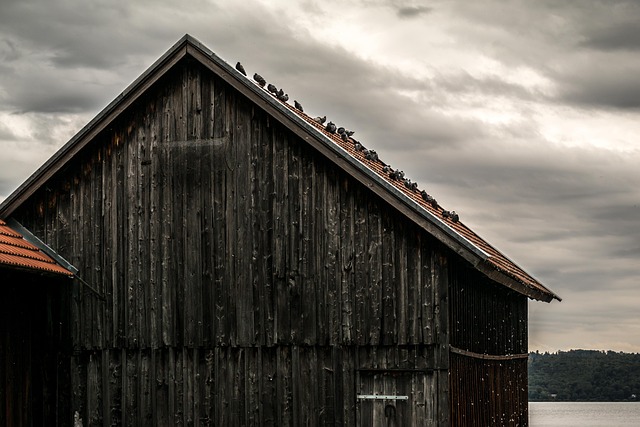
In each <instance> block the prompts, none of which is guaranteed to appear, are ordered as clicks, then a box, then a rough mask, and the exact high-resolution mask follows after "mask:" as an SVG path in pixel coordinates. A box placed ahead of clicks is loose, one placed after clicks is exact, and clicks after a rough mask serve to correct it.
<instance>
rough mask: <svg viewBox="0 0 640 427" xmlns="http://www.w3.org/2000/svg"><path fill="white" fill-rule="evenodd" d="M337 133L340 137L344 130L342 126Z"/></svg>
mask: <svg viewBox="0 0 640 427" xmlns="http://www.w3.org/2000/svg"><path fill="white" fill-rule="evenodd" d="M337 132H338V133H339V134H340V135H342V134H343V133H344V128H343V127H342V126H340V127H339V128H338V130H337Z"/></svg>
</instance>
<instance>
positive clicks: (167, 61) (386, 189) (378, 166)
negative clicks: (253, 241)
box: [0, 35, 560, 302]
mask: <svg viewBox="0 0 640 427" xmlns="http://www.w3.org/2000/svg"><path fill="white" fill-rule="evenodd" d="M185 57H190V58H193V59H195V60H196V61H198V62H199V63H200V64H202V65H203V66H204V67H205V68H207V69H209V70H211V71H212V72H214V73H215V74H216V75H218V76H219V77H220V78H222V79H223V80H224V81H225V82H227V83H228V84H229V85H230V86H232V87H233V88H234V89H236V90H238V91H239V92H240V93H242V94H243V95H244V96H246V97H248V98H249V99H250V100H251V101H253V102H254V103H256V104H257V105H258V106H259V107H261V108H263V109H264V110H265V111H266V112H267V113H269V114H271V115H272V116H273V117H274V118H275V119H276V120H278V121H280V122H281V123H282V124H283V125H284V126H286V127H287V128H289V129H290V130H291V131H292V132H293V133H294V134H296V135H298V136H299V137H301V138H302V139H303V140H304V141H305V142H307V143H308V144H309V145H311V146H312V147H314V148H315V149H317V150H318V151H319V152H320V153H322V154H323V155H325V156H326V157H327V158H329V159H330V160H331V161H333V162H334V163H335V164H336V165H337V166H338V167H340V168H342V169H343V170H344V171H346V172H347V173H348V174H350V175H351V176H353V177H354V178H355V179H356V180H358V181H360V182H361V183H363V184H364V185H365V186H367V187H368V188H369V189H371V190H372V191H373V192H374V193H376V194H377V195H378V196H380V197H381V198H382V199H383V200H385V201H386V202H387V203H389V204H391V205H393V206H394V207H396V208H397V209H398V210H399V211H400V212H402V213H403V214H405V215H406V216H407V217H408V218H410V219H411V220H413V221H414V222H415V223H416V224H417V225H419V226H421V227H422V228H424V229H425V230H426V231H427V232H429V233H430V234H432V235H433V236H434V237H435V238H436V239H438V240H440V241H441V242H442V243H444V244H445V245H446V246H448V247H449V248H450V249H452V250H453V251H454V252H456V253H457V254H459V255H460V256H462V257H463V258H464V259H466V260H467V261H469V262H470V263H471V264H472V265H473V267H474V268H476V269H477V270H479V271H480V272H482V273H483V274H485V275H486V276H488V277H489V278H490V279H492V280H494V281H496V282H497V283H500V284H502V285H504V286H506V287H508V288H511V289H513V290H515V291H517V292H519V293H521V294H523V295H526V296H527V297H529V298H532V299H537V300H541V301H547V302H549V301H551V300H553V299H557V300H560V297H558V296H557V295H556V294H555V293H553V292H552V291H551V290H549V289H548V288H546V287H545V286H544V285H543V284H542V283H540V282H539V281H538V280H536V279H535V278H533V277H532V276H531V275H530V274H528V273H526V272H525V271H524V270H523V269H522V268H520V267H519V266H518V265H517V264H515V263H514V262H513V261H511V260H510V259H508V258H507V257H506V256H505V255H504V254H502V253H501V252H499V251H498V250H497V249H495V248H494V247H493V246H491V245H490V244H489V243H488V242H486V241H485V240H484V239H482V238H481V237H480V236H478V235H477V234H475V233H474V232H473V231H472V230H471V229H469V228H468V227H467V226H465V225H464V224H463V223H462V222H461V221H460V220H459V218H458V216H457V214H455V213H453V215H452V212H449V211H446V210H445V209H443V208H442V207H441V206H440V205H439V204H438V203H437V202H435V200H432V199H433V198H432V197H431V196H430V195H428V194H427V193H426V192H424V191H421V190H420V189H418V188H416V187H412V186H410V185H408V184H407V183H406V182H405V181H404V180H402V179H398V178H397V177H396V176H394V175H393V173H392V172H394V171H389V170H388V168H385V166H386V165H385V163H384V162H382V161H381V160H379V159H378V158H377V156H373V157H372V156H371V155H369V156H367V154H366V152H365V151H364V150H362V147H356V145H355V140H353V139H351V138H346V139H345V140H343V139H342V138H341V137H340V135H338V134H336V133H333V132H329V131H327V130H326V128H325V126H324V125H321V124H320V123H318V122H316V121H315V120H314V119H313V118H312V117H310V116H308V115H307V114H305V113H303V112H301V111H300V110H298V109H296V108H295V107H294V106H292V105H290V104H289V103H288V102H287V101H286V100H282V99H278V97H276V96H274V95H272V94H271V93H270V92H269V91H268V90H267V89H266V88H264V87H262V86H261V85H260V84H258V83H257V82H256V81H255V80H252V79H251V78H249V77H247V76H245V75H243V74H241V73H240V72H239V71H237V70H236V69H235V68H234V67H233V66H231V65H230V64H228V63H227V62H225V61H224V60H222V59H221V58H220V57H218V56H217V55H215V54H214V53H213V52H212V51H210V50H209V49H208V48H207V47H205V46H204V45H202V44H201V43H200V42H199V41H198V40H196V39H194V38H193V37H191V36H189V35H185V36H184V37H183V38H182V39H180V40H179V41H178V42H177V43H176V44H175V45H174V46H173V47H172V48H171V49H169V50H168V51H167V52H166V53H165V54H164V55H163V56H162V57H160V58H159V59H158V60H157V61H156V62H155V63H154V64H153V65H152V66H151V67H150V68H149V69H148V70H147V71H146V72H145V73H143V74H142V75H141V76H140V77H139V78H138V79H136V81H134V82H133V83H132V84H131V85H130V86H129V87H128V88H127V89H125V90H124V92H122V93H121V94H120V95H119V96H118V97H117V98H116V99H114V100H113V101H112V102H111V103H110V104H109V105H108V106H107V107H106V108H105V109H104V110H103V111H102V112H100V113H99V114H98V115H97V116H96V117H95V118H94V119H93V120H91V122H89V123H88V124H87V125H86V126H85V127H84V128H83V129H82V130H80V132H78V133H77V134H76V135H75V136H74V137H73V138H72V139H71V140H70V141H69V142H67V144H65V145H64V146H63V147H62V148H61V149H60V150H59V151H58V152H57V153H56V154H54V156H53V157H51V158H50V159H49V160H48V161H47V162H46V163H45V164H44V165H43V166H42V167H41V168H40V169H38V170H37V171H36V172H35V173H34V174H33V175H32V176H31V177H30V178H29V179H28V180H27V181H25V182H24V183H23V184H22V185H21V186H20V187H19V188H18V189H17V190H16V191H14V193H13V194H11V195H10V196H9V197H8V198H7V199H6V200H5V201H4V202H3V203H2V204H0V215H4V216H5V217H6V216H8V215H11V214H12V213H13V211H14V210H15V209H17V207H18V206H20V204H22V203H23V202H24V201H25V200H26V199H27V198H28V197H30V196H31V195H32V194H33V193H34V192H35V191H36V190H37V189H38V188H39V187H40V186H42V185H43V184H44V183H45V182H46V181H47V180H48V179H50V178H51V177H52V176H53V175H54V174H55V173H56V172H57V171H59V170H60V169H62V167H63V166H64V165H65V164H66V163H67V161H69V160H70V159H71V158H72V157H73V156H75V155H76V154H77V153H78V152H79V151H80V150H81V149H82V148H83V147H84V146H86V145H87V144H88V143H89V142H90V141H91V140H92V139H93V137H95V136H96V135H97V134H98V133H99V132H100V131H102V130H103V129H105V128H106V127H107V126H108V125H109V123H111V122H112V121H113V120H115V119H116V118H117V117H118V116H119V115H120V114H121V113H122V112H123V111H124V110H125V109H126V108H127V107H129V106H130V105H132V103H133V102H135V101H136V100H137V99H138V98H139V97H140V96H141V95H142V94H143V93H144V92H145V91H146V90H147V89H148V88H149V87H151V85H153V84H154V83H155V82H157V81H158V80H159V79H160V78H161V77H162V76H163V75H165V74H166V73H167V71H168V70H170V69H172V68H173V67H174V66H175V65H176V64H177V63H178V62H180V61H181V60H182V59H183V58H185ZM363 144H366V142H363ZM369 148H373V147H369Z"/></svg>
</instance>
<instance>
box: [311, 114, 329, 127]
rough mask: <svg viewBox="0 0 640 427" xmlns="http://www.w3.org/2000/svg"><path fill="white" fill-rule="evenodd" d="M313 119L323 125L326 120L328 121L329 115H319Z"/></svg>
mask: <svg viewBox="0 0 640 427" xmlns="http://www.w3.org/2000/svg"><path fill="white" fill-rule="evenodd" d="M313 120H314V121H315V122H317V123H320V124H321V125H323V124H324V122H326V121H327V116H322V117H320V116H318V117H316V118H315V119H313Z"/></svg>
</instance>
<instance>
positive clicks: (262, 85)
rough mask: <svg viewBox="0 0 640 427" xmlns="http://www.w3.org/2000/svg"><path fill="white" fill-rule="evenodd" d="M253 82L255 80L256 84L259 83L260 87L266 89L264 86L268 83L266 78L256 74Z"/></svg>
mask: <svg viewBox="0 0 640 427" xmlns="http://www.w3.org/2000/svg"><path fill="white" fill-rule="evenodd" d="M253 80H255V81H256V82H258V84H259V85H260V87H264V85H266V84H267V81H266V80H265V79H264V77H262V76H261V75H260V74H258V73H255V74H254V75H253Z"/></svg>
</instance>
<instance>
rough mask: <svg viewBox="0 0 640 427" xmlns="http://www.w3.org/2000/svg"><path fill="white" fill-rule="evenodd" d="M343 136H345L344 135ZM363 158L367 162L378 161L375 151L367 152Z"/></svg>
mask: <svg viewBox="0 0 640 427" xmlns="http://www.w3.org/2000/svg"><path fill="white" fill-rule="evenodd" d="M344 135H346V133H345V134H344ZM347 138H348V137H347ZM364 158H365V159H367V160H373V161H376V160H378V153H376V150H369V151H368V152H367V154H366V155H365V156H364Z"/></svg>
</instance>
